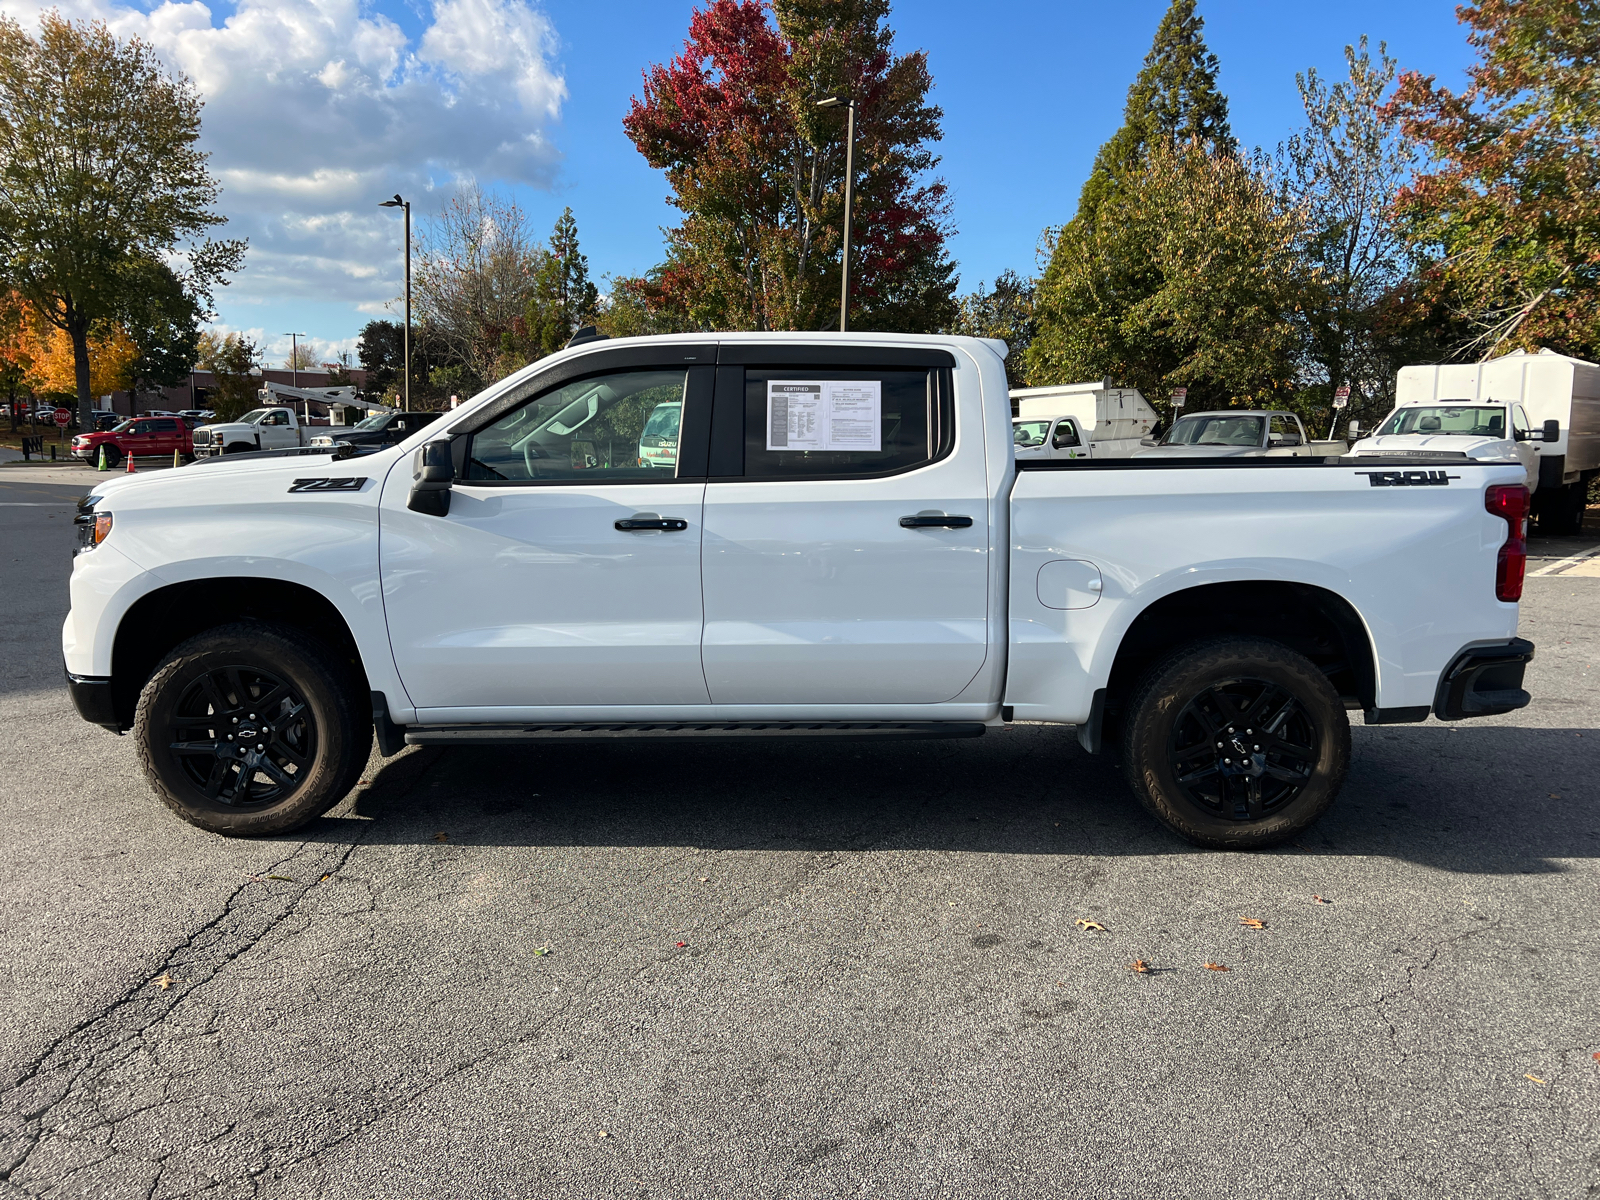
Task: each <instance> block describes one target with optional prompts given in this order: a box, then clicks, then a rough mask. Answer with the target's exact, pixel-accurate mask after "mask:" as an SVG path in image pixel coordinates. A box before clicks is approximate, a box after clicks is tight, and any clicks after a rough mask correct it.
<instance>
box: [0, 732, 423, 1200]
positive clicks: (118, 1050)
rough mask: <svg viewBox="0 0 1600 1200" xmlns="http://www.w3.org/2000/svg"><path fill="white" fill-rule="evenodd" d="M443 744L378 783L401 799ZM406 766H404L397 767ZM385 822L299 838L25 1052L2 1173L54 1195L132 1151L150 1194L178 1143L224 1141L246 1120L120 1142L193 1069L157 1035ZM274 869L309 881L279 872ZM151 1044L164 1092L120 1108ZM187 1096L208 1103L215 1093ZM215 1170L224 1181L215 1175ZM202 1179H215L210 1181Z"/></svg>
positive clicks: (0, 1130) (27, 1190)
mask: <svg viewBox="0 0 1600 1200" xmlns="http://www.w3.org/2000/svg"><path fill="white" fill-rule="evenodd" d="M439 753H440V752H438V751H434V752H432V753H428V752H422V753H414V754H410V755H406V756H404V757H402V758H399V759H395V760H391V764H389V765H387V766H386V768H385V770H386V771H387V772H390V774H389V778H387V779H384V778H383V775H382V774H380V776H379V779H378V781H376V782H375V785H374V786H373V787H371V788H368V789H366V794H380V795H384V796H386V797H387V796H392V797H393V798H396V799H398V798H401V797H403V796H405V795H406V794H407V793H409V792H410V791H411V790H412V789H413V788H414V787H415V786H416V784H417V782H418V781H419V780H420V779H421V778H422V777H423V776H424V775H425V774H426V773H427V771H428V769H429V768H430V767H431V766H432V765H433V763H434V762H435V761H437V759H438V757H439ZM396 767H398V768H399V775H398V776H396V775H395V774H393V772H394V769H395V768H396ZM374 824H376V821H375V820H374V821H367V822H363V823H362V824H360V825H359V826H358V827H357V828H356V829H355V831H354V836H353V837H350V838H348V840H340V839H338V838H337V836H336V835H337V832H339V831H336V834H335V836H332V837H328V838H316V837H312V838H307V839H305V840H302V841H300V842H298V843H296V844H295V845H294V847H293V848H292V849H291V850H290V851H289V852H288V853H287V854H284V855H282V856H280V857H279V858H277V859H276V860H274V861H273V862H271V863H270V864H268V865H267V866H266V867H264V868H262V869H260V870H259V871H258V872H257V873H256V874H255V875H254V876H251V877H250V878H248V879H246V880H245V882H243V883H241V884H240V885H239V886H237V887H236V888H234V889H233V891H232V892H230V893H229V894H228V896H227V898H226V899H225V900H224V901H223V903H222V906H221V908H220V909H219V910H218V912H217V913H216V915H215V916H213V917H212V918H211V919H210V920H208V921H206V922H205V923H204V924H203V925H201V926H200V927H199V928H197V929H196V930H194V931H193V932H192V933H190V934H188V935H187V936H186V937H185V938H184V939H183V940H182V941H181V942H179V943H178V944H177V945H176V946H175V947H173V948H172V949H171V950H170V951H168V952H167V954H166V956H165V957H164V959H163V961H162V962H161V964H160V965H159V966H158V967H156V968H155V970H153V971H151V972H149V973H148V975H147V976H146V977H145V978H143V979H141V980H140V981H139V982H138V983H135V984H133V985H131V986H129V987H128V988H127V989H126V990H125V991H124V992H123V993H122V994H121V995H120V996H117V997H115V998H113V999H112V1000H110V1001H109V1002H108V1003H106V1004H104V1005H102V1006H101V1007H100V1008H99V1009H98V1010H96V1011H94V1012H91V1013H90V1014H88V1015H87V1016H85V1017H84V1018H83V1019H82V1020H81V1021H79V1022H78V1023H77V1024H76V1025H74V1026H73V1027H72V1028H71V1029H68V1030H67V1031H66V1032H65V1033H63V1034H62V1035H61V1036H59V1037H58V1038H56V1039H55V1040H54V1041H53V1042H52V1043H51V1044H50V1045H49V1046H48V1047H47V1048H46V1049H45V1050H44V1051H43V1052H42V1053H40V1054H39V1055H38V1056H36V1057H35V1058H34V1059H33V1061H31V1062H29V1063H27V1064H25V1065H24V1066H23V1068H22V1070H21V1072H20V1073H19V1074H18V1075H17V1077H16V1078H15V1079H14V1080H12V1081H11V1082H10V1083H8V1084H7V1085H6V1086H5V1087H4V1088H3V1089H0V1184H5V1185H8V1190H10V1189H15V1190H19V1191H21V1192H23V1193H24V1194H32V1195H43V1194H46V1193H48V1192H50V1191H52V1190H55V1189H57V1188H59V1187H60V1186H61V1184H62V1183H63V1182H64V1180H65V1178H66V1177H70V1176H71V1175H74V1174H77V1173H80V1172H81V1171H84V1170H88V1169H90V1168H92V1167H95V1166H99V1165H101V1164H103V1163H105V1162H106V1161H107V1160H108V1159H113V1158H117V1159H124V1160H128V1159H131V1160H134V1162H135V1163H136V1164H140V1165H141V1166H142V1169H143V1170H145V1171H146V1172H148V1173H149V1174H150V1176H151V1178H150V1180H149V1183H148V1186H147V1187H146V1188H145V1195H146V1197H147V1200H150V1198H153V1197H154V1196H155V1195H156V1192H157V1190H158V1189H159V1188H160V1187H161V1184H162V1182H163V1177H164V1175H165V1173H166V1166H167V1163H168V1161H169V1160H170V1159H171V1157H172V1156H173V1155H174V1154H176V1153H178V1152H180V1150H181V1151H182V1152H185V1153H189V1152H192V1151H193V1150H195V1149H197V1148H201V1147H204V1146H207V1145H213V1144H215V1143H216V1142H218V1141H220V1140H222V1139H223V1138H225V1137H227V1136H228V1134H229V1133H230V1132H232V1131H233V1130H235V1129H236V1128H237V1122H233V1123H230V1124H228V1125H227V1126H226V1128H224V1129H223V1130H222V1131H221V1132H220V1133H216V1134H213V1135H211V1136H209V1137H205V1138H202V1139H201V1140H199V1141H188V1142H185V1143H184V1144H183V1145H182V1146H174V1148H173V1149H171V1150H169V1151H167V1152H165V1153H154V1152H151V1153H139V1152H138V1151H136V1150H135V1149H133V1148H132V1147H130V1146H121V1145H118V1144H117V1141H118V1137H119V1133H120V1132H121V1130H122V1128H123V1127H124V1126H125V1125H126V1124H127V1123H128V1122H129V1121H131V1120H133V1119H134V1118H135V1117H137V1116H139V1115H141V1114H142V1113H146V1112H150V1111H153V1110H156V1109H160V1108H164V1107H167V1106H168V1105H170V1104H172V1103H173V1099H172V1097H171V1094H170V1082H171V1081H172V1080H173V1079H179V1078H182V1077H183V1073H180V1072H175V1071H172V1070H170V1069H163V1068H162V1067H161V1063H160V1052H161V1049H162V1047H161V1044H160V1039H159V1038H157V1037H156V1036H155V1035H156V1033H157V1031H158V1030H160V1029H161V1028H162V1027H163V1026H164V1025H165V1024H166V1023H167V1022H168V1021H169V1020H170V1019H171V1018H172V1017H173V1015H174V1014H175V1013H177V1012H178V1011H179V1010H180V1009H181V1008H183V1007H184V1006H185V1002H186V1001H188V1000H189V999H190V998H191V997H193V996H195V995H196V994H197V993H198V992H199V990H200V989H202V988H204V987H205V986H206V985H207V984H209V983H211V982H212V981H213V980H214V979H215V978H216V977H217V975H218V974H219V973H220V972H222V971H223V970H225V969H226V968H227V967H228V966H229V965H230V964H231V963H234V962H235V961H237V960H238V959H239V958H240V957H241V956H242V955H244V954H246V953H248V952H249V951H251V950H252V949H254V948H255V947H256V946H258V945H260V944H261V943H262V941H263V940H264V939H265V938H267V937H268V936H269V935H271V934H272V933H274V932H275V931H276V930H278V929H279V927H280V926H282V925H283V924H284V923H285V922H286V921H288V920H289V919H290V918H291V917H293V916H295V915H296V913H297V910H298V908H299V906H300V904H301V902H302V901H303V900H304V899H305V897H306V896H307V895H309V894H310V893H311V892H312V891H313V890H314V889H315V888H316V887H318V886H319V885H320V883H321V882H322V881H323V880H324V879H326V878H329V877H332V876H336V875H337V874H338V872H339V871H340V869H341V868H342V867H343V866H344V864H345V863H346V862H348V861H349V859H350V856H351V855H352V854H354V852H355V850H356V848H357V847H358V846H359V845H360V844H361V843H362V841H363V840H364V839H365V837H366V835H367V834H368V832H369V831H370V830H371V829H372V828H373V826H374ZM272 875H286V876H289V877H290V878H291V879H304V880H306V881H307V882H305V883H294V882H286V881H283V880H275V879H270V878H268V877H269V876H272ZM160 979H168V980H170V984H169V985H168V986H167V987H164V988H163V987H158V986H157V985H156V981H157V980H160ZM213 1015H214V1014H213ZM212 1024H213V1022H212V1021H210V1020H208V1021H207V1022H206V1023H205V1027H204V1028H203V1029H202V1030H201V1031H200V1032H199V1033H197V1034H194V1035H191V1036H192V1037H205V1036H207V1035H208V1034H210V1033H212V1032H214V1031H213V1030H212V1028H211V1026H212ZM169 1040H172V1041H177V1040H181V1039H169ZM140 1054H143V1055H145V1056H147V1057H148V1058H149V1059H150V1061H151V1065H153V1066H154V1067H155V1068H156V1069H157V1070H159V1071H162V1073H163V1074H164V1075H165V1078H164V1079H162V1080H160V1082H159V1088H160V1092H161V1094H160V1096H159V1097H158V1098H155V1099H153V1100H151V1101H150V1102H149V1103H143V1104H136V1105H134V1106H132V1107H128V1108H118V1107H112V1108H111V1109H109V1110H108V1108H107V1107H106V1098H105V1097H104V1096H102V1094H101V1092H102V1090H105V1089H103V1088H102V1087H101V1085H102V1084H103V1083H104V1082H105V1081H106V1080H107V1078H108V1076H109V1075H110V1073H111V1072H112V1071H113V1070H114V1069H116V1068H118V1067H120V1066H123V1065H125V1064H126V1063H128V1062H129V1061H130V1060H132V1059H133V1058H135V1057H136V1056H138V1055H140ZM139 1078H140V1077H138V1076H136V1079H139ZM113 1086H115V1085H113ZM184 1099H185V1100H186V1101H187V1102H191V1103H198V1102H199V1101H201V1100H203V1099H204V1098H203V1097H185V1098H184ZM90 1145H92V1146H96V1147H99V1148H101V1149H103V1150H104V1153H103V1154H102V1155H101V1157H99V1158H97V1159H94V1160H93V1161H92V1162H86V1163H80V1164H78V1165H76V1166H74V1167H72V1168H71V1169H70V1170H68V1171H67V1173H66V1175H64V1176H63V1175H57V1176H55V1177H50V1176H49V1175H47V1174H46V1173H45V1172H43V1171H32V1170H30V1169H29V1168H30V1163H31V1162H32V1161H33V1160H34V1158H35V1157H36V1156H37V1155H38V1153H39V1152H40V1151H41V1149H45V1148H49V1149H51V1150H52V1151H54V1150H57V1149H66V1148H71V1147H74V1146H78V1147H82V1146H90ZM35 1177H37V1178H35ZM210 1182H211V1183H212V1184H218V1183H221V1182H223V1181H221V1180H218V1179H217V1178H216V1177H215V1176H212V1177H211V1179H210ZM34 1185H38V1186H37V1187H35V1186H34ZM199 1190H202V1191H203V1190H209V1189H208V1188H207V1187H206V1185H205V1184H201V1186H200V1189H199ZM168 1194H180V1193H168Z"/></svg>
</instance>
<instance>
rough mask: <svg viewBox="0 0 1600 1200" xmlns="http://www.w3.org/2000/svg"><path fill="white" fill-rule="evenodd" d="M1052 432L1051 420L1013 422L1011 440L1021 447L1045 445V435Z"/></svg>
mask: <svg viewBox="0 0 1600 1200" xmlns="http://www.w3.org/2000/svg"><path fill="white" fill-rule="evenodd" d="M1049 432H1050V422H1049V421H1013V422H1011V440H1012V441H1013V442H1015V443H1016V444H1017V446H1018V447H1019V448H1020V447H1028V446H1042V445H1044V435H1045V434H1047V433H1049Z"/></svg>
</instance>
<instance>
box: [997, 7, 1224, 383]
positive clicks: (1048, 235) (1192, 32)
mask: <svg viewBox="0 0 1600 1200" xmlns="http://www.w3.org/2000/svg"><path fill="white" fill-rule="evenodd" d="M1204 27H1205V23H1204V22H1203V21H1202V20H1201V19H1200V17H1199V16H1198V15H1197V14H1196V12H1195V2H1194V0H1172V5H1171V7H1170V8H1168V10H1167V13H1166V15H1165V16H1164V17H1163V18H1162V21H1161V24H1160V26H1159V27H1158V28H1157V29H1156V34H1155V38H1154V40H1153V41H1152V43H1151V46H1150V53H1149V54H1148V55H1146V56H1145V61H1144V66H1143V67H1142V68H1141V70H1140V71H1139V74H1138V76H1137V77H1136V78H1135V79H1134V81H1133V85H1132V86H1131V87H1130V88H1129V89H1128V100H1127V105H1126V108H1125V109H1124V112H1123V120H1122V127H1121V128H1120V129H1118V130H1117V132H1116V133H1115V134H1113V135H1112V137H1111V139H1110V140H1109V141H1107V142H1106V144H1105V145H1104V146H1102V147H1101V148H1100V152H1099V154H1098V155H1097V156H1096V157H1095V162H1094V167H1093V169H1092V170H1091V171H1090V173H1089V178H1088V180H1087V181H1086V182H1085V183H1084V185H1083V192H1082V195H1081V196H1080V197H1079V200H1078V211H1077V213H1076V214H1075V215H1074V216H1073V218H1072V220H1071V221H1069V222H1068V223H1067V224H1066V225H1065V226H1063V227H1062V228H1060V229H1059V230H1046V231H1045V234H1044V237H1043V238H1042V241H1043V242H1044V243H1045V244H1047V245H1050V247H1051V251H1050V259H1049V262H1048V264H1047V265H1046V267H1045V270H1044V273H1043V275H1042V276H1041V278H1040V280H1039V285H1038V294H1037V297H1036V300H1035V304H1034V318H1035V321H1036V324H1037V331H1036V333H1035V336H1034V338H1033V340H1032V342H1031V344H1030V346H1029V348H1028V351H1027V354H1026V373H1027V377H1028V381H1029V382H1030V383H1033V384H1036V385H1044V384H1052V383H1073V382H1077V381H1080V380H1085V379H1096V378H1100V377H1103V376H1105V375H1113V376H1117V377H1118V378H1119V379H1121V378H1123V376H1120V375H1118V372H1116V371H1110V370H1107V369H1105V367H1104V364H1105V363H1106V362H1108V361H1113V362H1120V361H1123V360H1125V359H1126V358H1127V357H1128V350H1129V346H1128V345H1125V344H1122V343H1121V342H1115V341H1114V342H1112V343H1110V344H1105V345H1100V344H1097V343H1095V342H1094V341H1093V340H1092V339H1087V338H1086V337H1085V333H1084V330H1085V326H1084V322H1085V320H1087V321H1088V322H1089V325H1091V326H1092V327H1094V328H1096V329H1100V330H1102V331H1105V332H1106V333H1107V334H1108V335H1109V334H1110V332H1111V331H1112V330H1114V329H1116V328H1118V327H1120V326H1121V324H1122V323H1123V321H1124V320H1125V319H1128V318H1129V314H1130V313H1132V312H1133V310H1134V309H1136V308H1139V307H1140V306H1142V305H1143V306H1145V307H1146V308H1148V304H1147V302H1148V301H1150V300H1151V298H1152V297H1154V296H1155V295H1156V294H1157V293H1158V292H1159V291H1161V290H1162V289H1163V287H1164V286H1165V285H1166V281H1165V276H1164V274H1163V273H1162V272H1161V271H1160V270H1158V269H1157V268H1156V266H1155V263H1154V258H1153V255H1155V253H1156V252H1157V249H1158V248H1157V247H1156V246H1155V245H1154V244H1153V243H1151V242H1147V241H1140V240H1139V238H1141V237H1142V238H1147V239H1154V238H1159V237H1161V236H1162V234H1163V231H1162V230H1160V229H1159V228H1157V227H1154V226H1151V225H1149V224H1148V223H1144V222H1140V223H1139V224H1138V225H1137V226H1136V227H1135V228H1134V229H1117V228H1106V229H1102V227H1101V226H1102V223H1103V221H1104V220H1105V219H1106V218H1105V217H1104V215H1103V214H1104V213H1105V212H1106V211H1114V212H1115V213H1116V214H1117V215H1118V218H1119V219H1120V218H1121V217H1123V216H1125V215H1127V214H1128V212H1129V211H1139V210H1141V209H1142V208H1143V207H1145V203H1144V201H1143V200H1142V198H1141V197H1138V196H1131V197H1130V196H1128V195H1126V193H1127V192H1128V191H1129V190H1130V189H1137V188H1140V187H1143V186H1146V184H1147V183H1148V181H1149V179H1150V172H1149V163H1150V161H1151V158H1152V156H1153V155H1155V156H1160V157H1161V159H1162V161H1163V162H1165V163H1169V164H1174V165H1177V164H1188V163H1190V162H1191V159H1190V157H1189V156H1188V155H1187V153H1185V154H1184V155H1174V154H1173V152H1172V151H1173V148H1174V147H1178V146H1183V147H1192V148H1193V149H1194V150H1195V152H1196V153H1198V154H1199V155H1200V156H1201V158H1202V159H1204V160H1205V161H1207V162H1214V163H1218V164H1220V163H1221V160H1223V159H1225V158H1230V157H1233V156H1234V154H1235V152H1236V147H1235V143H1234V139H1233V134H1232V132H1231V130H1230V129H1229V126H1228V102H1227V98H1226V97H1224V96H1223V95H1222V93H1221V92H1220V91H1219V90H1218V88H1217V70H1218V67H1217V59H1216V56H1215V55H1214V54H1212V53H1211V51H1210V50H1209V49H1207V47H1206V44H1205V39H1204V36H1203V33H1204ZM1218 169H1219V170H1220V165H1219V167H1218ZM1172 182H1173V181H1163V184H1164V185H1167V184H1171V183H1172ZM1136 230H1137V236H1135V231H1136ZM1108 255H1117V256H1120V257H1117V258H1110V257H1107V256H1108ZM1140 319H1141V318H1139V317H1138V316H1134V317H1133V318H1132V323H1133V324H1134V325H1137V324H1138V323H1139V321H1140ZM1174 365H1175V364H1174V363H1173V362H1169V363H1168V364H1167V367H1166V368H1164V369H1163V371H1162V372H1161V374H1162V375H1165V373H1166V370H1169V369H1172V368H1173V367H1174Z"/></svg>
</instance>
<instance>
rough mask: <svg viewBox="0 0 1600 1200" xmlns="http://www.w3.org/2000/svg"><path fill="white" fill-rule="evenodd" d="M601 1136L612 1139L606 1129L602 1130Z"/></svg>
mask: <svg viewBox="0 0 1600 1200" xmlns="http://www.w3.org/2000/svg"><path fill="white" fill-rule="evenodd" d="M600 1136H601V1137H610V1136H611V1135H610V1134H609V1133H607V1132H606V1131H605V1130H604V1129H602V1130H601V1131H600Z"/></svg>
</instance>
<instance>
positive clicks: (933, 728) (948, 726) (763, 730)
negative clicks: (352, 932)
mask: <svg viewBox="0 0 1600 1200" xmlns="http://www.w3.org/2000/svg"><path fill="white" fill-rule="evenodd" d="M986 728H987V726H985V725H983V724H982V723H980V722H978V721H650V722H644V721H640V722H620V721H619V722H573V723H570V724H562V725H558V724H550V725H425V726H417V725H413V726H411V727H409V728H407V729H406V731H405V733H406V742H407V743H408V744H410V745H412V746H441V745H443V746H498V745H504V744H506V743H508V742H574V741H592V740H594V739H596V738H646V739H652V740H656V741H660V740H672V741H699V740H712V739H723V738H770V737H821V738H889V739H894V738H899V739H905V740H910V739H917V738H975V737H982V736H983V731H984V730H985V729H986Z"/></svg>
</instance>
